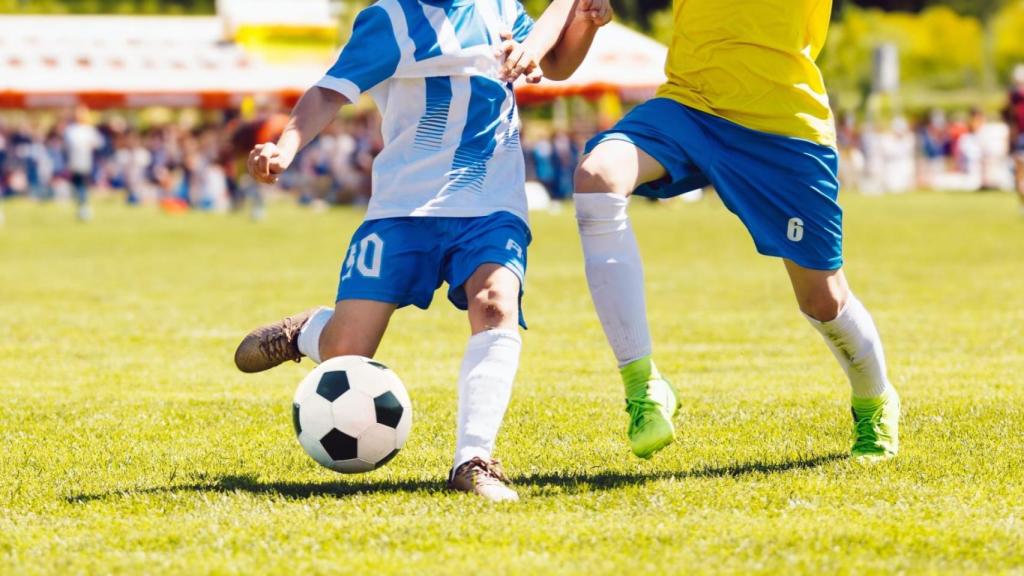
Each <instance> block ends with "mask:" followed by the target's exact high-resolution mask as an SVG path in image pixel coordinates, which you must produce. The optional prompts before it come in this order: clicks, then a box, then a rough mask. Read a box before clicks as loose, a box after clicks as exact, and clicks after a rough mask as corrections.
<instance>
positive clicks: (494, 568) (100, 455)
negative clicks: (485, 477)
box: [0, 194, 1024, 575]
mask: <svg viewBox="0 0 1024 576" xmlns="http://www.w3.org/2000/svg"><path fill="white" fill-rule="evenodd" d="M845 202H846V205H847V209H848V211H847V228H848V239H847V257H848V261H849V262H848V267H847V270H848V273H849V274H850V277H851V280H852V282H853V285H854V287H855V290H856V291H857V292H858V293H859V295H860V297H861V299H862V300H863V301H864V302H865V303H866V304H867V305H868V306H869V307H870V308H871V310H872V311H873V313H874V315H875V318H876V320H877V322H878V324H879V327H880V329H881V332H882V335H883V337H884V338H885V341H886V344H887V352H888V355H889V360H890V371H891V376H892V380H893V382H894V383H895V385H896V386H897V387H898V388H899V390H900V391H901V393H902V395H903V400H904V405H905V413H904V422H903V446H902V452H901V454H900V457H899V458H898V459H897V460H896V461H894V462H891V463H886V464H882V465H878V466H873V467H865V466H862V465H858V464H855V463H853V462H851V461H849V460H848V459H847V458H846V457H845V453H846V449H847V442H848V434H849V404H848V388H847V384H846V383H845V380H844V378H843V377H842V374H841V372H840V370H839V368H838V367H837V365H836V364H835V362H834V360H833V359H832V357H831V356H830V354H829V353H828V351H827V350H826V348H825V346H824V345H823V343H822V342H821V341H820V337H819V336H818V335H817V334H816V333H815V332H814V331H813V329H812V328H811V327H810V326H808V325H807V323H806V321H805V320H804V319H803V318H802V317H801V316H800V314H799V313H798V312H797V310H796V308H795V305H794V304H793V302H792V298H791V296H790V294H789V289H788V286H787V283H786V279H785V277H784V273H783V270H782V266H781V264H780V263H779V262H777V261H774V260H771V259H767V258H762V257H758V256H757V255H756V254H755V253H754V251H753V248H752V245H751V242H750V240H749V238H748V237H747V236H746V234H745V232H744V231H743V230H742V228H741V227H740V225H739V224H738V223H737V222H736V221H735V220H734V219H733V218H732V217H731V216H730V215H728V214H727V213H726V211H725V210H724V209H723V208H722V207H721V205H719V204H718V203H717V202H715V201H705V202H703V203H700V204H696V205H672V206H665V207H653V206H646V205H637V206H635V209H634V211H633V214H634V222H635V224H636V227H637V229H638V232H639V235H640V240H641V244H642V248H643V251H644V254H645V257H646V262H647V276H648V289H649V301H650V307H651V318H652V328H653V330H654V336H655V341H656V347H657V351H656V354H657V358H659V363H660V365H661V368H662V370H663V371H665V372H667V374H669V375H670V376H671V377H672V378H673V379H674V380H675V381H676V383H677V384H678V385H679V388H680V389H681V391H682V395H683V397H684V407H683V410H682V413H681V414H680V416H679V417H678V426H679V430H680V433H681V438H680V441H679V442H678V443H677V444H676V445H674V446H673V447H671V448H669V449H667V450H666V451H665V452H663V453H662V454H660V455H659V456H658V457H656V458H655V459H654V460H653V461H651V462H641V461H638V460H637V459H635V458H634V457H633V456H632V455H631V454H630V453H629V450H628V447H627V445H626V443H625V427H626V414H625V412H624V411H623V402H622V393H621V385H620V383H619V382H618V380H617V375H616V373H615V370H614V365H613V359H612V357H611V354H610V352H609V351H608V350H607V347H606V345H605V342H604V339H603V336H602V334H601V332H600V329H599V326H598V324H597V321H596V318H595V316H594V314H593V311H592V307H591V304H590V301H589V296H588V295H587V293H586V289H585V284H584V281H583V275H582V266H581V259H580V258H581V257H580V250H579V246H578V242H577V240H576V237H575V224H574V221H573V219H572V215H571V210H566V211H564V212H563V213H561V214H540V215H537V216H535V217H534V222H533V224H534V234H535V242H534V245H533V247H532V250H531V254H530V272H529V276H530V279H529V284H528V294H527V299H526V313H527V317H528V320H529V321H530V326H531V330H530V331H529V332H528V333H527V335H526V337H525V342H526V344H525V350H524V358H523V362H522V370H521V372H520V378H519V381H518V385H517V388H516V391H515V394H514V397H513V402H512V407H511V409H510V413H509V416H508V419H507V422H506V427H505V430H504V433H503V436H502V438H501V439H500V441H499V446H498V451H499V454H498V456H499V457H501V458H502V459H503V460H504V462H505V464H506V467H507V468H508V470H509V471H510V473H511V475H512V476H513V479H514V480H515V482H516V484H517V485H518V487H519V490H520V493H521V495H522V497H523V502H521V503H520V504H519V505H516V506H498V507H496V506H492V505H488V504H486V503H483V502H480V501H477V500H475V499H473V498H471V497H468V496H463V495H453V494H449V493H447V492H444V491H443V490H442V484H443V479H444V476H445V473H446V471H447V467H448V466H449V464H450V462H449V460H450V458H451V452H452V450H453V444H454V438H453V437H454V412H455V406H456V403H455V393H454V381H455V379H456V377H457V371H458V364H459V358H460V356H461V352H462V347H463V345H464V343H465V339H466V337H467V335H468V328H467V325H466V322H465V319H464V318H463V317H462V316H461V315H460V313H457V312H456V311H454V310H452V309H451V308H450V307H449V306H447V304H446V302H445V301H444V299H443V297H442V296H441V295H439V296H438V298H437V299H436V300H435V304H437V305H436V306H435V307H434V308H433V309H431V310H430V311H428V312H421V311H418V310H415V309H410V310H404V311H401V312H400V313H399V314H398V315H397V316H396V319H395V321H394V322H393V324H392V328H391V331H390V333H389V335H388V337H387V338H386V340H385V343H384V346H383V348H382V350H381V352H380V354H379V356H378V358H379V359H380V360H382V361H383V362H385V363H388V364H389V365H391V366H392V367H393V368H394V369H395V370H396V371H398V373H399V374H400V375H402V377H403V379H404V380H405V382H406V385H407V386H408V387H409V390H410V392H411V395H412V399H413V403H414V406H415V410H416V411H415V425H414V427H413V431H412V436H411V438H410V440H409V443H408V445H407V446H406V448H405V450H404V451H403V452H402V454H401V455H399V457H398V458H397V459H395V461H393V462H392V463H391V464H390V465H389V466H387V467H386V468H384V469H382V470H379V471H377V472H374V473H372V474H368V475H364V476H353V477H343V476H339V475H336V474H334V473H332V472H329V471H326V470H324V469H321V468H319V467H318V466H317V465H316V464H315V463H313V461H312V460H310V459H309V458H308V457H306V456H305V454H304V453H303V452H302V451H301V449H300V448H299V446H298V443H297V442H296V441H295V438H294V435H293V432H292V429H291V420H290V401H291V394H292V391H293V388H294V386H295V385H296V384H297V383H298V381H299V379H300V378H301V377H302V375H303V374H304V373H305V372H306V371H308V370H309V368H310V366H311V365H310V364H309V363H308V362H306V363H304V364H302V365H301V366H300V365H289V366H285V367H282V368H279V369H277V370H273V371H271V372H269V373H265V374H261V375H256V376H246V375H243V374H240V373H238V372H236V371H235V370H234V368H233V365H232V362H231V355H232V353H233V350H234V346H235V344H236V342H237V340H238V339H239V338H240V337H241V336H242V335H243V334H244V333H245V332H246V331H247V330H248V329H249V328H250V327H252V326H254V325H256V324H259V323H262V322H265V321H268V320H273V319H276V318H278V317H279V316H282V315H285V314H287V313H290V312H294V311H297V310H300V309H303V308H305V307H307V306H309V305H311V304H315V303H328V302H329V300H330V299H331V297H332V296H333V294H334V289H335V282H336V277H337V268H338V264H339V262H340V260H341V256H342V251H343V249H344V248H345V244H346V242H347V239H348V236H349V235H350V234H351V233H352V231H353V230H354V228H355V227H356V226H357V224H358V222H359V218H360V214H359V213H358V212H357V211H354V210H335V211H330V212H327V213H320V214H313V213H309V212H306V211H301V210H299V209H298V208H294V207H292V206H290V205H280V206H276V207H274V208H273V209H272V210H271V217H270V219H269V220H268V221H267V222H265V223H262V224H253V223H250V222H249V221H247V220H246V219H245V218H243V217H240V216H228V217H224V216H213V215H204V214H194V215H187V216H178V217H174V216H165V215H160V214H157V213H155V212H149V211H145V210H130V209H127V208H124V207H121V206H120V205H114V204H102V205H100V206H98V207H97V221H96V222H94V223H93V224H91V225H88V226H83V225H78V224H76V223H75V222H74V221H73V218H72V212H71V209H70V207H62V206H36V205H32V204H27V203H10V204H8V205H7V207H6V214H7V224H6V226H5V227H4V228H2V229H0V398H2V402H0V574H33V573H58V572H59V573H68V574H74V573H128V572H144V573H154V574H158V573H178V574H185V573H190V574H191V573H219V574H230V573H240V574H241V573H244V574H252V573H291V574H302V573H307V572H308V573H351V574H387V573H396V574H397V573H403V574H409V573H414V572H416V573H428V572H429V573H451V574H473V573H484V574H503V573H504V574H520V573H576V574H589V575H594V574H609V573H617V574H650V573H665V574H673V573H683V572H686V573H695V572H732V573H740V572H742V573H748V572H803V573H822V572H824V573H854V572H858V573H863V572H869V571H870V572H900V571H903V572H911V573H920V572H947V573H963V572H1010V573H1024V464H1022V461H1024V221H1022V220H1021V218H1020V217H1019V216H1018V215H1017V213H1016V208H1015V206H1014V204H1013V200H1012V199H1011V198H1010V196H1009V195H997V194H989V195H966V194H964V195H938V194H916V195H908V196H903V197H891V198H861V197H856V196H853V195H849V196H848V197H847V198H846V199H845Z"/></svg>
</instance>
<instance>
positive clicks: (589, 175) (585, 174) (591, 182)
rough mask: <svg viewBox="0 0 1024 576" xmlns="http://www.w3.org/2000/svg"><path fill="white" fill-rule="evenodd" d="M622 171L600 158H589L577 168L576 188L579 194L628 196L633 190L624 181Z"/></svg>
mask: <svg viewBox="0 0 1024 576" xmlns="http://www.w3.org/2000/svg"><path fill="white" fill-rule="evenodd" d="M620 174H621V171H617V170H615V169H614V167H613V166H612V164H611V162H609V161H608V160H607V159H605V158H602V157H600V156H589V157H587V158H586V159H584V160H583V162H581V163H580V165H579V167H577V168H576V175H575V180H574V182H575V187H576V192H577V193H595V192H612V193H615V194H622V195H627V194H629V193H630V192H632V190H631V189H630V184H629V183H628V182H624V181H622V180H623V179H622V177H621V176H620Z"/></svg>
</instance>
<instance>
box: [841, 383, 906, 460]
mask: <svg viewBox="0 0 1024 576" xmlns="http://www.w3.org/2000/svg"><path fill="white" fill-rule="evenodd" d="M852 411H853V448H851V449H850V454H851V455H852V456H853V457H854V458H855V459H858V460H867V461H870V460H888V459H889V458H892V457H894V456H896V452H898V451H899V448H900V396H899V394H897V393H896V390H895V389H893V388H890V389H889V391H888V392H886V393H885V394H883V395H882V396H879V397H878V398H856V397H855V398H854V399H853V408H852Z"/></svg>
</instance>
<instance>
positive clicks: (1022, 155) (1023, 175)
mask: <svg viewBox="0 0 1024 576" xmlns="http://www.w3.org/2000/svg"><path fill="white" fill-rule="evenodd" d="M1019 140H1020V141H1021V142H1020V143H1019V146H1020V149H1019V150H1018V151H1017V153H1016V154H1014V156H1013V162H1014V184H1015V186H1014V188H1015V189H1016V190H1017V198H1018V199H1019V200H1020V212H1021V214H1022V215H1024V136H1020V137H1019Z"/></svg>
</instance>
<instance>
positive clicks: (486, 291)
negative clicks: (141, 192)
mask: <svg viewBox="0 0 1024 576" xmlns="http://www.w3.org/2000/svg"><path fill="white" fill-rule="evenodd" d="M469 307H470V313H471V314H473V315H474V316H476V318H477V319H478V320H479V321H480V322H481V323H482V324H483V325H484V326H486V327H487V328H496V327H498V326H505V325H507V324H509V323H512V322H515V321H516V319H517V317H518V314H519V311H518V304H517V301H516V295H514V294H512V293H511V291H509V290H504V289H501V288H496V287H486V288H483V289H481V290H480V291H478V292H477V293H476V294H474V295H473V298H472V300H471V301H470V304H469Z"/></svg>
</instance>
